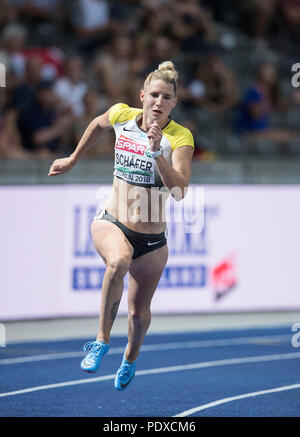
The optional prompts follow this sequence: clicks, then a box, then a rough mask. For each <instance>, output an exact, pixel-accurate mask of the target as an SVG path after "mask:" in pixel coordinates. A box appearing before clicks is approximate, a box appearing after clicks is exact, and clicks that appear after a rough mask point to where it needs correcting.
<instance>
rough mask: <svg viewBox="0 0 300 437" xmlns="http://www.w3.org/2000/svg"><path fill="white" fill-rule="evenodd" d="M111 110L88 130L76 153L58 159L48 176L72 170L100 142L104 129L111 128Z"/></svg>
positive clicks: (95, 120)
mask: <svg viewBox="0 0 300 437" xmlns="http://www.w3.org/2000/svg"><path fill="white" fill-rule="evenodd" d="M110 110H111V108H109V109H108V110H107V111H106V112H105V113H104V114H102V115H99V117H96V118H95V119H94V120H93V121H92V122H91V123H90V124H89V125H88V127H87V128H86V130H85V132H84V134H83V135H82V137H81V139H80V141H79V143H78V145H77V147H76V149H75V150H74V152H73V153H72V154H71V155H70V156H68V157H66V158H60V159H56V160H55V161H54V162H53V164H52V165H51V167H50V170H49V173H48V176H57V175H59V174H63V173H66V172H67V171H69V170H71V168H72V167H74V165H75V164H76V163H77V161H78V160H79V158H80V157H81V156H82V155H83V154H84V153H85V152H86V151H87V150H88V149H90V148H91V147H92V146H93V145H94V144H95V143H96V141H97V140H98V138H99V135H100V134H101V132H102V130H103V129H109V128H111V127H112V126H111V124H110V121H109V113H110Z"/></svg>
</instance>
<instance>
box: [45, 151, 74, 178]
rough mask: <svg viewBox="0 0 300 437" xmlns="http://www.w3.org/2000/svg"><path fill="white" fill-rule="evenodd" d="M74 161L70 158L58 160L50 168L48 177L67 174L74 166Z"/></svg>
mask: <svg viewBox="0 0 300 437" xmlns="http://www.w3.org/2000/svg"><path fill="white" fill-rule="evenodd" d="M74 164H75V162H74V160H73V159H72V158H71V157H70V156H69V157H67V158H60V159H56V160H55V161H54V162H53V164H52V165H51V167H50V170H49V173H48V176H57V175H59V174H63V173H66V172H67V171H69V170H71V168H72V167H73V166H74Z"/></svg>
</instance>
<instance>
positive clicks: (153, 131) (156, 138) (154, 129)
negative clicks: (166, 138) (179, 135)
mask: <svg viewBox="0 0 300 437" xmlns="http://www.w3.org/2000/svg"><path fill="white" fill-rule="evenodd" d="M147 137H148V138H149V144H150V151H151V152H157V151H158V150H159V147H160V142H161V139H162V130H161V127H160V125H159V124H158V122H157V121H154V122H153V123H152V124H150V129H149V130H148V132H147Z"/></svg>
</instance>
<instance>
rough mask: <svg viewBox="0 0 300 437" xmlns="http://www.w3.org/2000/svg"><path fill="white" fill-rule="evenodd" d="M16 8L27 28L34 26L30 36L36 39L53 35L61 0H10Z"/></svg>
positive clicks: (59, 12) (60, 9)
mask: <svg viewBox="0 0 300 437" xmlns="http://www.w3.org/2000/svg"><path fill="white" fill-rule="evenodd" d="M11 1H12V2H13V3H14V4H15V5H16V7H17V8H18V11H19V13H21V15H22V19H23V20H24V21H25V23H26V25H27V26H28V29H33V28H34V33H33V34H32V36H33V37H34V38H35V39H36V38H37V39H39V44H40V42H41V41H40V38H41V37H42V38H43V37H45V38H48V43H49V38H51V37H53V36H54V35H55V33H56V27H57V24H58V18H59V16H60V14H61V11H62V8H61V6H62V4H63V0H11Z"/></svg>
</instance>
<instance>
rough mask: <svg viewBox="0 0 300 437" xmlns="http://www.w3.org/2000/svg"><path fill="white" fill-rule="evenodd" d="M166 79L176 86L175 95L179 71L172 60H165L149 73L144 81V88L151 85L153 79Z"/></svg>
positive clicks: (175, 88) (175, 87)
mask: <svg viewBox="0 0 300 437" xmlns="http://www.w3.org/2000/svg"><path fill="white" fill-rule="evenodd" d="M155 79H156V80H158V79H160V80H164V81H165V82H167V83H171V84H172V85H173V87H174V92H175V95H176V94H177V88H178V83H177V81H178V73H177V71H176V70H175V67H174V64H173V62H171V61H164V62H162V63H161V64H159V66H158V68H157V69H156V70H154V71H152V73H150V74H148V76H147V77H146V80H145V82H144V90H145V89H146V87H147V86H148V85H149V83H150V82H151V81H152V80H155Z"/></svg>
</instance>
